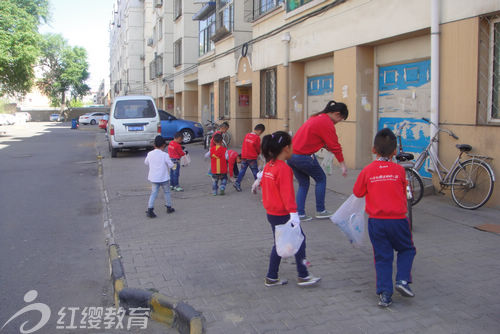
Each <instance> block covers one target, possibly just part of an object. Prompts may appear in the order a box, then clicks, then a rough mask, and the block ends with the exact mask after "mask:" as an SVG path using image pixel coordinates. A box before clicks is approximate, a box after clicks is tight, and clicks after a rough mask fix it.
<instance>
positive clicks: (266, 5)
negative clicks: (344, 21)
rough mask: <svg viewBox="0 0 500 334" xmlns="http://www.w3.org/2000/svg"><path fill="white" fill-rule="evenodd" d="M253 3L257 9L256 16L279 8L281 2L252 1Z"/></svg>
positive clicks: (268, 0)
mask: <svg viewBox="0 0 500 334" xmlns="http://www.w3.org/2000/svg"><path fill="white" fill-rule="evenodd" d="M254 3H255V7H256V8H257V12H256V14H257V15H262V14H265V13H267V12H269V11H271V10H273V9H274V8H276V7H278V6H280V5H281V4H282V3H283V0H254Z"/></svg>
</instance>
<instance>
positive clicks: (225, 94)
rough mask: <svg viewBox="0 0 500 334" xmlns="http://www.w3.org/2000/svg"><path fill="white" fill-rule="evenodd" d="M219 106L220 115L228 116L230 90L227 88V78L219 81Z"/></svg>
mask: <svg viewBox="0 0 500 334" xmlns="http://www.w3.org/2000/svg"><path fill="white" fill-rule="evenodd" d="M220 106H221V108H222V110H220V111H221V113H220V114H221V115H222V117H223V118H229V117H230V108H229V107H230V90H229V79H224V80H222V81H221V85H220Z"/></svg>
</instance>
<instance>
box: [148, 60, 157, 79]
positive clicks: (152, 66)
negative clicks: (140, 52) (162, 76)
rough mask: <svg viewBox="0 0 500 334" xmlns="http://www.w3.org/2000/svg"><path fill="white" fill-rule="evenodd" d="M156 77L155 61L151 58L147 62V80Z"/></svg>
mask: <svg viewBox="0 0 500 334" xmlns="http://www.w3.org/2000/svg"><path fill="white" fill-rule="evenodd" d="M155 77H156V65H155V61H154V60H152V61H151V62H150V63H149V80H153V79H154V78H155Z"/></svg>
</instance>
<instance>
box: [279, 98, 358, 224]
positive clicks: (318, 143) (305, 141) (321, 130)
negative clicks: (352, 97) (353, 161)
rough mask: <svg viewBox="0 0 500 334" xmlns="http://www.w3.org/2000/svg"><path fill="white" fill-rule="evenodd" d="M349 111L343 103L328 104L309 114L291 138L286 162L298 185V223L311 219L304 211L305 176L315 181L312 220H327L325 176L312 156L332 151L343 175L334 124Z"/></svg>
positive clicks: (306, 190) (345, 117) (344, 169)
mask: <svg viewBox="0 0 500 334" xmlns="http://www.w3.org/2000/svg"><path fill="white" fill-rule="evenodd" d="M348 115H349V111H348V110H347V106H346V105H345V104H344V103H340V102H335V101H330V102H328V104H327V105H326V107H325V109H324V110H323V111H320V112H318V113H316V114H314V115H312V116H311V117H310V118H309V119H308V120H307V121H306V122H305V123H304V124H302V126H301V127H300V128H299V130H298V131H297V133H296V134H295V136H293V141H292V143H293V155H292V157H291V159H289V160H288V164H289V165H290V167H292V170H293V174H294V175H295V177H296V178H297V181H298V182H299V189H298V191H297V196H296V197H297V198H296V199H297V206H298V213H299V218H300V220H301V221H307V220H311V219H312V217H310V216H307V215H306V212H305V204H306V197H307V192H308V190H309V177H312V178H313V179H314V181H315V182H316V191H315V193H316V216H315V217H316V218H328V217H330V216H331V215H332V214H333V213H332V212H330V211H328V210H326V209H325V191H326V175H325V172H324V171H323V169H322V168H321V166H320V165H319V163H318V160H317V159H316V156H315V155H314V153H316V152H317V151H319V150H320V149H321V148H323V147H324V148H326V149H327V150H328V151H330V152H332V153H333V154H334V155H335V157H336V158H337V160H338V162H339V163H340V168H342V175H343V176H344V177H345V176H347V168H346V166H345V163H344V156H343V155H342V147H341V146H340V144H339V140H338V137H337V132H336V131H335V124H337V123H339V122H341V121H343V120H345V119H347V116H348Z"/></svg>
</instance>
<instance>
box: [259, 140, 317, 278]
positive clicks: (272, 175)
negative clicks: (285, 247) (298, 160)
mask: <svg viewBox="0 0 500 334" xmlns="http://www.w3.org/2000/svg"><path fill="white" fill-rule="evenodd" d="M262 154H263V155H264V157H265V158H266V161H267V164H266V165H265V166H264V170H263V173H262V181H261V187H262V203H263V205H264V208H265V209H266V212H267V220H268V221H269V223H270V224H271V228H272V230H273V236H274V233H275V227H276V225H281V224H285V223H287V222H288V221H289V220H291V221H292V223H294V224H300V219H299V214H298V213H297V204H296V202H295V192H294V189H293V172H292V169H291V168H290V167H289V166H288V165H287V164H286V162H285V160H287V159H289V158H290V157H291V156H292V137H290V135H289V134H288V133H286V132H284V131H278V132H275V133H273V134H272V135H267V136H264V138H263V140H262ZM302 235H304V232H302ZM305 258H306V237H305V235H304V241H303V242H302V245H301V246H300V248H299V250H298V251H297V253H296V254H295V262H296V264H297V272H298V278H297V284H298V285H299V286H308V285H314V284H317V283H318V282H319V281H320V280H321V278H319V277H314V276H312V275H310V274H309V272H308V271H307V266H306V264H305V261H304V260H305ZM280 262H281V257H280V256H279V255H278V253H277V252H276V245H274V246H273V248H272V250H271V256H270V259H269V270H268V272H267V276H266V278H265V282H264V284H265V286H278V285H283V284H287V283H288V281H287V280H284V279H283V280H282V279H280V278H279V277H278V271H279V266H280Z"/></svg>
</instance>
